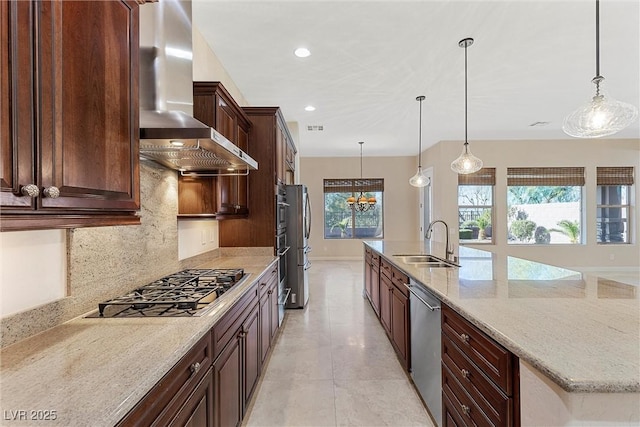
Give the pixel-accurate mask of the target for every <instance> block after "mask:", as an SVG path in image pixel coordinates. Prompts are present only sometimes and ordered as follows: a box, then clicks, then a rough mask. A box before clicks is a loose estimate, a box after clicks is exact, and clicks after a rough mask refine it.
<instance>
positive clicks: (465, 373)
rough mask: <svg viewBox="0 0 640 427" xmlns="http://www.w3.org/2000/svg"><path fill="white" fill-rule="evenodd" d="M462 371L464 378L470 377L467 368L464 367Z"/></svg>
mask: <svg viewBox="0 0 640 427" xmlns="http://www.w3.org/2000/svg"><path fill="white" fill-rule="evenodd" d="M461 372H462V377H463V378H466V379H469V373H470V372H469V371H467V370H466V369H462V371H461Z"/></svg>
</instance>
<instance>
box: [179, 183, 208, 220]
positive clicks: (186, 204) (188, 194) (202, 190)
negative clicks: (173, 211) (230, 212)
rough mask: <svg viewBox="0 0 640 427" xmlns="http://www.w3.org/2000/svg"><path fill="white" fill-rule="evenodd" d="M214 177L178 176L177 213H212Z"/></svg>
mask: <svg viewBox="0 0 640 427" xmlns="http://www.w3.org/2000/svg"><path fill="white" fill-rule="evenodd" d="M215 185H216V179H215V178H212V177H201V178H193V177H185V176H181V175H179V176H178V214H180V215H206V214H209V215H213V214H215V212H216V191H215Z"/></svg>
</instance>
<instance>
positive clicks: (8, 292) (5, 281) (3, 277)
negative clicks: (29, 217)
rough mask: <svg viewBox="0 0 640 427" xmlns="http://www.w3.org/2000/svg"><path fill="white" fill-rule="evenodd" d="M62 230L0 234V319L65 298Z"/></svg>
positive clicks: (63, 232)
mask: <svg viewBox="0 0 640 427" xmlns="http://www.w3.org/2000/svg"><path fill="white" fill-rule="evenodd" d="M65 240H66V234H65V231H62V230H37V231H22V232H19V231H16V232H10V233H0V265H1V267H2V271H1V272H0V318H2V317H5V316H8V315H10V314H14V313H17V312H19V311H22V310H26V309H28V308H31V307H35V306H38V305H41V304H45V303H47V302H50V301H55V300H57V299H60V298H64V297H65V295H66V290H67V289H66V276H67V250H66V244H65Z"/></svg>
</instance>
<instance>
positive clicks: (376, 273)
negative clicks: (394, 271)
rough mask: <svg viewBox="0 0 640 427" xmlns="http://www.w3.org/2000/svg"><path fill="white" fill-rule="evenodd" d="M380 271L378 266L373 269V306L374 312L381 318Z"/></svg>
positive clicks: (375, 265)
mask: <svg viewBox="0 0 640 427" xmlns="http://www.w3.org/2000/svg"><path fill="white" fill-rule="evenodd" d="M380 289H381V288H380V270H379V266H378V265H377V264H373V266H372V268H371V305H372V306H373V311H375V312H376V314H377V315H378V316H380Z"/></svg>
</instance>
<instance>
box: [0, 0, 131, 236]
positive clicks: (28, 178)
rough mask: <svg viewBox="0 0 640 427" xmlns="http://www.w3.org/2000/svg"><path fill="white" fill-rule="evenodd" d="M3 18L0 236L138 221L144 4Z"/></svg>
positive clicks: (76, 4)
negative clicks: (0, 232) (0, 233)
mask: <svg viewBox="0 0 640 427" xmlns="http://www.w3.org/2000/svg"><path fill="white" fill-rule="evenodd" d="M0 11H1V13H2V22H3V26H2V52H1V55H2V60H1V61H0V63H1V71H0V74H1V77H0V84H1V85H2V88H3V90H2V93H3V96H5V94H6V97H5V99H3V101H2V108H1V112H0V116H1V118H0V123H1V125H2V130H1V132H0V145H1V147H2V148H1V150H2V156H3V160H2V163H1V165H2V166H1V167H2V169H1V170H0V175H1V176H0V183H1V185H2V187H1V192H0V194H1V202H2V208H3V216H2V219H1V225H2V230H19V229H36V228H65V227H80V226H97V225H117V224H136V223H139V222H140V220H139V218H138V217H137V216H136V215H135V212H136V210H138V209H139V207H140V188H139V160H138V147H139V139H138V138H139V124H138V114H139V108H138V99H139V97H138V50H139V47H138V20H139V17H138V4H137V3H136V2H135V1H126V0H119V1H110V2H94V1H72V2H67V1H59V0H58V1H39V2H27V1H15V2H14V1H11V2H2V6H0ZM5 23H6V24H5ZM87 40H91V43H88V42H87ZM23 189H25V192H27V191H26V190H30V191H29V192H27V193H28V195H25V194H24V193H23Z"/></svg>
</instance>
